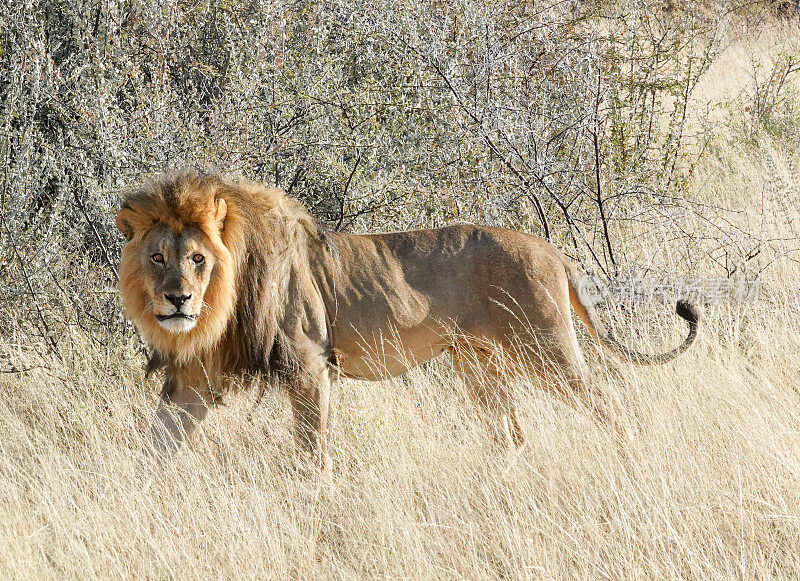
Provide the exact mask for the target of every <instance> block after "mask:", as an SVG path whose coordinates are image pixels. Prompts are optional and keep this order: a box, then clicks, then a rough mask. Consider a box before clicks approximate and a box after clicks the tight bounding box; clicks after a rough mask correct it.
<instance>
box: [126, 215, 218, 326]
mask: <svg viewBox="0 0 800 581" xmlns="http://www.w3.org/2000/svg"><path fill="white" fill-rule="evenodd" d="M136 259H138V260H139V262H140V264H141V269H140V272H141V273H142V278H143V280H142V282H143V283H144V286H145V289H146V291H147V293H148V296H149V300H150V305H151V307H152V310H151V312H152V316H153V317H154V318H155V320H156V321H157V322H158V324H159V325H160V326H161V327H162V328H163V329H165V330H167V331H169V332H171V333H188V332H189V331H191V330H192V329H193V328H194V327H195V325H196V324H197V320H198V318H199V317H202V314H203V305H204V304H205V303H204V301H203V298H204V297H205V293H206V289H207V288H208V285H209V282H210V281H211V277H212V276H213V273H214V264H215V262H216V258H215V256H214V252H213V250H212V245H211V243H210V241H209V240H208V238H207V237H206V235H205V234H204V233H203V232H202V231H201V230H200V228H198V227H196V226H190V227H189V228H186V229H184V230H183V231H182V232H180V233H177V232H174V231H172V230H171V229H170V228H169V227H167V226H166V225H164V224H160V225H157V226H156V227H154V228H153V229H152V230H150V232H148V233H147V235H145V236H144V238H143V239H142V243H141V244H140V245H139V248H138V252H137V257H136Z"/></svg>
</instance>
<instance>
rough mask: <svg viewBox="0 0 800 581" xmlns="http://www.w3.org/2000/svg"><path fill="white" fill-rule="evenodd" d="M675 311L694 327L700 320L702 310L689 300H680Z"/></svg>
mask: <svg viewBox="0 0 800 581" xmlns="http://www.w3.org/2000/svg"><path fill="white" fill-rule="evenodd" d="M675 312H676V313H678V316H679V317H680V318H682V319H684V320H685V321H686V322H687V323H689V325H690V326H692V327H695V326H697V323H698V322H699V321H700V311H698V310H697V307H695V306H694V305H693V304H692V303H690V302H689V301H684V300H680V301H678V303H677V304H676V305H675Z"/></svg>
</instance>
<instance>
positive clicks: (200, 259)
mask: <svg viewBox="0 0 800 581" xmlns="http://www.w3.org/2000/svg"><path fill="white" fill-rule="evenodd" d="M205 259H206V257H205V256H203V255H202V254H199V253H198V254H195V255H194V256H192V261H193V262H194V263H195V264H203V261H204V260H205Z"/></svg>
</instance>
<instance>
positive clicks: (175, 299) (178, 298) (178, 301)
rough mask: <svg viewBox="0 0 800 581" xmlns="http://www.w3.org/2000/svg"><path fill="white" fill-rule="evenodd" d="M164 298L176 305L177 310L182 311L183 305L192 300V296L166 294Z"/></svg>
mask: <svg viewBox="0 0 800 581" xmlns="http://www.w3.org/2000/svg"><path fill="white" fill-rule="evenodd" d="M164 298H166V299H167V300H168V301H169V302H171V303H172V304H173V305H175V308H176V309H180V308H181V305H183V303H185V302H186V301H188V300H189V299H190V298H192V295H171V294H167V293H164Z"/></svg>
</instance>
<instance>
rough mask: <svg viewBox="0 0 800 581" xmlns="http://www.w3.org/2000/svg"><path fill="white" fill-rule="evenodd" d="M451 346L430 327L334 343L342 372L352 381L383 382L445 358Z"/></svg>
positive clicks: (340, 339) (346, 338) (339, 339)
mask: <svg viewBox="0 0 800 581" xmlns="http://www.w3.org/2000/svg"><path fill="white" fill-rule="evenodd" d="M449 346H450V342H449V341H447V340H446V338H445V337H444V336H443V333H441V332H439V331H438V330H437V329H433V328H431V327H429V326H420V327H415V328H409V329H400V330H397V329H394V330H392V331H388V330H384V331H383V332H377V333H374V334H372V336H370V337H365V336H363V335H361V336H359V335H358V334H356V333H352V334H350V333H347V334H345V335H344V336H341V335H340V336H339V337H337V338H336V340H335V341H334V347H333V351H334V354H335V355H336V360H337V364H338V367H339V371H340V372H341V373H342V375H344V376H345V377H349V378H352V379H366V380H373V381H376V380H381V379H388V378H390V377H397V376H398V375H402V374H403V373H405V372H406V371H408V370H409V369H412V368H413V367H416V366H417V365H420V364H421V363H424V362H425V361H428V360H430V359H433V358H434V357H438V356H439V355H441V354H442V353H443V352H444V351H445V350H447V348H448V347H449Z"/></svg>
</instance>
